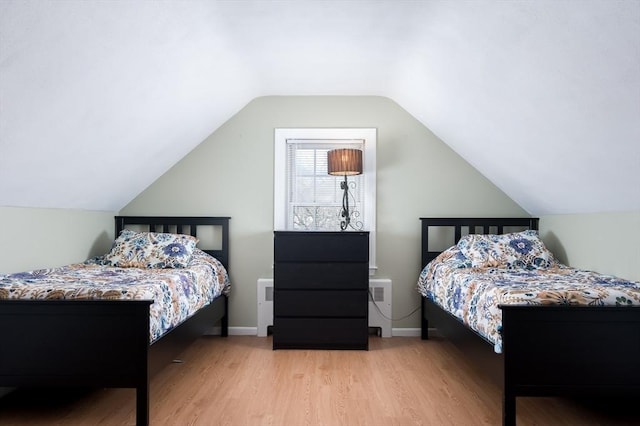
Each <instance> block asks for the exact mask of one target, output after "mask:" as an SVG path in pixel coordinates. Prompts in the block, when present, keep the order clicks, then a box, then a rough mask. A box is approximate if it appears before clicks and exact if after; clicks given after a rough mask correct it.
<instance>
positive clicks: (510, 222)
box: [420, 217, 539, 268]
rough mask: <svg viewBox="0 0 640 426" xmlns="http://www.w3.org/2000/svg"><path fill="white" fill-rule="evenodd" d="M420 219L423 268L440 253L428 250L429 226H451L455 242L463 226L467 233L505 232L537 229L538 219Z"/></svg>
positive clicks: (461, 234)
mask: <svg viewBox="0 0 640 426" xmlns="http://www.w3.org/2000/svg"><path fill="white" fill-rule="evenodd" d="M420 221H421V222H422V268H424V267H425V266H426V265H427V263H429V262H430V261H432V260H433V259H435V258H436V257H437V256H438V255H439V254H440V253H441V251H437V250H430V247H429V227H449V228H453V232H454V240H455V241H454V244H457V243H458V241H459V240H460V238H461V237H462V236H463V235H465V234H464V233H463V228H464V230H466V231H467V232H466V233H467V234H480V233H482V234H503V233H505V228H506V229H507V232H513V231H512V229H513V228H518V229H520V230H524V229H534V230H538V221H539V219H538V218H537V217H522V218H520V217H507V218H504V217H503V218H500V217H497V218H496V217H479V218H475V217H474V218H470V217H433V218H432V217H421V218H420Z"/></svg>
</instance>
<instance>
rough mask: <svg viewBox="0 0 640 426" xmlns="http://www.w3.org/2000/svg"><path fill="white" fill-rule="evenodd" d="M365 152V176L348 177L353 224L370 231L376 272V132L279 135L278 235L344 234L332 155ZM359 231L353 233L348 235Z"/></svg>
mask: <svg viewBox="0 0 640 426" xmlns="http://www.w3.org/2000/svg"><path fill="white" fill-rule="evenodd" d="M336 148H357V149H361V150H362V151H363V173H362V175H357V176H349V177H348V178H347V181H348V184H349V193H350V196H349V207H350V209H349V210H350V212H351V215H352V216H351V223H352V224H353V225H354V228H355V229H356V230H363V231H369V233H370V241H369V248H370V250H369V252H370V253H369V258H370V268H371V269H372V270H373V269H374V268H375V205H376V199H375V194H376V189H375V184H376V170H375V164H376V157H375V156H376V129H369V128H367V129H276V130H275V146H274V152H275V169H274V170H275V173H274V175H275V179H274V198H275V199H274V207H275V208H274V210H275V211H274V229H275V230H287V231H339V230H340V221H341V217H340V210H341V208H342V194H343V191H342V189H340V183H341V182H342V181H344V178H343V177H341V176H330V175H329V174H328V173H327V152H328V151H330V150H332V149H336ZM349 230H354V229H349Z"/></svg>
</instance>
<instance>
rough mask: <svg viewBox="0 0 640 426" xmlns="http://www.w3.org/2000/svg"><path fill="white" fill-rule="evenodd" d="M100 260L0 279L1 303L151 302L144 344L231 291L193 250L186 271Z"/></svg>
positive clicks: (216, 265) (220, 269)
mask: <svg viewBox="0 0 640 426" xmlns="http://www.w3.org/2000/svg"><path fill="white" fill-rule="evenodd" d="M102 263H104V262H103V259H102V257H98V258H95V259H92V260H90V261H87V262H85V263H78V264H72V265H66V266H62V267H59V268H52V269H42V270H34V271H29V272H22V273H17V274H8V275H0V299H121V300H130V299H138V300H153V301H154V303H153V304H152V305H151V306H150V335H149V341H150V342H154V341H155V340H157V339H158V338H159V337H161V336H162V335H163V334H164V333H166V332H167V331H169V330H170V329H172V328H173V327H175V326H177V325H179V324H180V323H182V322H183V321H184V320H186V319H187V318H189V317H190V316H191V315H193V314H194V313H195V312H196V311H198V310H199V309H200V308H202V307H204V306H206V305H207V304H209V303H210V302H211V301H212V300H214V299H215V298H217V297H218V296H220V295H221V294H227V293H228V292H229V289H230V284H229V276H228V274H227V271H226V270H225V268H224V266H223V265H222V264H221V263H220V262H219V261H218V260H217V259H215V258H213V257H211V256H209V255H208V254H206V253H204V252H203V251H201V250H199V249H195V250H194V252H193V256H192V258H191V261H190V262H189V265H188V266H187V267H186V268H168V269H159V268H158V269H146V268H134V267H130V268H120V267H112V266H104V265H102Z"/></svg>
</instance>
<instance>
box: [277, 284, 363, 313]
mask: <svg viewBox="0 0 640 426" xmlns="http://www.w3.org/2000/svg"><path fill="white" fill-rule="evenodd" d="M367 297H368V292H367V291H366V290H278V289H276V291H275V293H274V299H273V309H274V311H273V312H274V315H275V316H289V317H343V318H349V317H355V318H358V317H360V318H362V317H366V316H367V313H368V309H369V304H368V301H367Z"/></svg>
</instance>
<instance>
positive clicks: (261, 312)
mask: <svg viewBox="0 0 640 426" xmlns="http://www.w3.org/2000/svg"><path fill="white" fill-rule="evenodd" d="M257 287H258V294H257V296H258V336H261V337H265V336H267V334H268V328H269V326H271V325H273V279H272V278H260V279H258V286H257ZM390 318H391V280H389V279H371V280H369V327H379V328H380V335H381V336H382V337H391V319H390Z"/></svg>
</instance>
